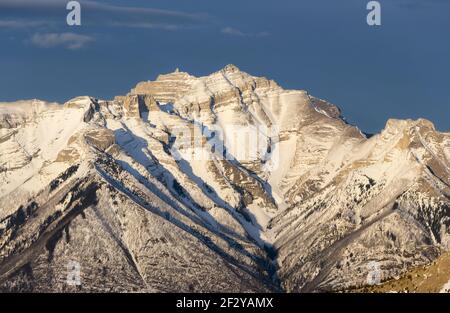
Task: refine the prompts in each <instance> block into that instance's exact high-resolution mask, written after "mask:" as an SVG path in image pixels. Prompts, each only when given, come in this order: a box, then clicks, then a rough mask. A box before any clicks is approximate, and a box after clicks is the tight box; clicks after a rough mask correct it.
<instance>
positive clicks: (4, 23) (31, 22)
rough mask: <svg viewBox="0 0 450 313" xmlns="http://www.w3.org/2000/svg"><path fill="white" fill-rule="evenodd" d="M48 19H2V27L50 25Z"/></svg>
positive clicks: (0, 23) (0, 21)
mask: <svg viewBox="0 0 450 313" xmlns="http://www.w3.org/2000/svg"><path fill="white" fill-rule="evenodd" d="M48 24H49V23H48V22H47V21H41V20H24V19H16V20H12V19H7V20H0V28H27V27H39V26H44V25H48Z"/></svg>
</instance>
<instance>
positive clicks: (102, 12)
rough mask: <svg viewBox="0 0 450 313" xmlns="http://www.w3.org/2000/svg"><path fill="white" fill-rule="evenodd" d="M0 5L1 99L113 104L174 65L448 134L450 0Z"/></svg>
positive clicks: (380, 123)
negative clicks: (374, 6) (71, 13)
mask: <svg viewBox="0 0 450 313" xmlns="http://www.w3.org/2000/svg"><path fill="white" fill-rule="evenodd" d="M67 2H68V1H65V0H0V101H12V100H17V99H30V98H39V99H44V100H51V101H59V102H64V101H66V100H68V99H70V98H72V97H75V96H78V95H91V96H95V97H98V98H105V99H110V98H112V97H114V96H115V95H119V94H125V93H127V92H128V91H129V90H130V89H131V88H132V87H133V86H134V85H135V84H136V83H137V82H138V81H142V80H148V79H154V78H155V77H156V75H157V74H159V73H165V72H171V71H173V70H174V69H175V68H176V67H179V68H180V69H181V70H184V71H187V72H190V73H191V74H193V75H197V76H201V75H207V74H209V73H211V72H214V71H216V70H218V69H220V68H222V67H223V66H224V65H226V64H228V63H233V64H235V65H237V66H238V67H239V68H241V69H242V70H244V71H246V72H249V73H251V74H253V75H261V76H266V77H269V78H271V79H274V80H276V81H277V82H278V83H279V84H280V85H282V86H283V87H285V88H293V89H305V90H308V91H309V92H310V93H311V94H312V95H314V96H317V97H319V98H323V99H326V100H328V101H330V102H332V103H334V104H336V105H338V106H339V107H341V109H342V110H343V114H344V116H345V117H346V118H347V120H348V121H349V122H351V123H354V124H357V125H358V126H359V127H360V128H362V129H363V130H364V131H366V132H378V131H379V130H380V129H382V128H383V127H384V125H385V123H386V120H387V119H388V118H390V117H395V118H418V117H425V118H428V119H430V120H432V121H433V122H434V123H435V125H436V126H437V128H438V129H439V130H443V131H450V97H449V89H450V88H449V85H450V36H449V35H450V31H449V30H450V1H448V0H385V1H383V0H381V1H380V2H381V6H382V25H381V26H379V27H369V26H368V25H367V23H366V15H367V13H368V11H367V10H366V4H367V2H368V1H366V0H345V1H336V0H270V1H269V0H226V1H219V0H215V1H211V0H155V1H153V0H146V1H144V0H142V1H138V0H116V1H113V0H111V1H101V0H90V1H83V0H81V1H80V3H81V5H82V26H79V27H77V26H75V27H73V26H72V27H70V26H68V25H67V24H66V15H67V13H68V11H67V10H66V9H65V6H66V3H67Z"/></svg>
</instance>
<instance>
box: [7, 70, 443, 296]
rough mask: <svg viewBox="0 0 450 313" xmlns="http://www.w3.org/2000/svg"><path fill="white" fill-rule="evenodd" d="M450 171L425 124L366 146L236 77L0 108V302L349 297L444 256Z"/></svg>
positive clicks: (260, 84)
mask: <svg viewBox="0 0 450 313" xmlns="http://www.w3.org/2000/svg"><path fill="white" fill-rule="evenodd" d="M449 169H450V134H447V133H440V132H438V131H436V129H435V128H434V126H433V124H432V123H431V122H429V121H426V120H417V121H412V120H389V121H388V122H387V124H386V127H385V129H384V130H383V131H382V132H381V133H380V134H377V135H374V136H372V137H370V138H367V137H366V136H365V135H364V134H363V133H361V132H360V131H359V129H358V128H356V127H355V126H352V125H349V124H347V123H346V122H345V121H344V120H343V119H342V117H341V111H340V110H339V108H338V107H336V106H334V105H332V104H330V103H328V102H326V101H324V100H321V99H319V98H315V97H313V96H311V95H309V94H308V93H307V92H306V91H299V90H284V89H283V88H281V87H280V86H278V85H277V84H276V83H275V82H274V81H271V80H268V79H266V78H261V77H253V76H251V75H249V74H247V73H244V72H242V71H240V70H239V69H238V68H237V67H235V66H233V65H229V66H226V67H225V68H224V69H222V70H220V71H218V72H216V73H213V74H211V75H209V76H206V77H194V76H192V75H189V74H188V73H183V72H180V71H176V72H174V73H171V74H166V75H160V76H159V77H158V78H157V80H156V81H153V82H142V83H139V84H138V85H137V86H136V88H134V89H133V90H131V92H130V93H129V94H128V95H125V96H118V97H116V98H115V99H114V100H112V101H103V100H97V99H93V98H90V97H79V98H76V99H73V100H71V101H69V102H67V103H65V104H64V105H58V104H50V103H45V102H42V101H37V100H35V101H28V102H27V101H25V102H17V103H2V104H0V179H1V181H2V184H1V186H0V290H3V291H11V290H19V291H61V290H65V291H89V290H95V291H194V292H201V291H288V292H301V291H307V292H311V291H338V290H352V289H354V288H361V287H364V286H366V285H368V284H371V283H372V282H371V281H370V280H368V278H369V277H371V275H373V274H374V273H373V271H374V268H375V270H376V273H375V274H376V275H375V276H376V277H378V278H379V280H387V279H390V278H393V277H398V276H401V275H402V274H404V273H406V272H408V270H410V269H411V268H414V267H415V266H419V265H426V264H429V263H430V262H432V261H433V260H435V259H436V258H438V257H439V256H440V255H441V254H442V253H443V252H444V251H446V250H448V248H449V244H450V209H449V207H450V170H449ZM73 264H76V266H75V267H73ZM374 264H375V266H374ZM74 269H75V270H76V271H78V273H79V276H80V277H79V278H80V279H79V283H76V284H74V283H68V275H69V274H70V273H72V272H73V270H74Z"/></svg>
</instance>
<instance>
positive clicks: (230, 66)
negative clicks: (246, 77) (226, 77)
mask: <svg viewBox="0 0 450 313" xmlns="http://www.w3.org/2000/svg"><path fill="white" fill-rule="evenodd" d="M222 71H223V72H228V73H234V72H240V69H239V68H238V67H237V66H236V65H234V64H228V65H226V66H225V67H224V68H223V69H222Z"/></svg>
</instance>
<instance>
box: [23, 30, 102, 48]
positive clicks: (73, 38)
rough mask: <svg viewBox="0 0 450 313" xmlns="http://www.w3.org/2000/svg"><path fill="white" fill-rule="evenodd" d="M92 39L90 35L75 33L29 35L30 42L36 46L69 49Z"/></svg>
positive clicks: (82, 45) (78, 46)
mask: <svg viewBox="0 0 450 313" xmlns="http://www.w3.org/2000/svg"><path fill="white" fill-rule="evenodd" d="M92 41H94V38H92V37H90V36H85V35H79V34H75V33H46V34H40V33H37V34H34V35H33V37H31V42H32V43H33V44H34V45H36V46H38V47H42V48H52V47H64V48H67V49H71V50H76V49H80V48H82V47H84V46H85V45H86V44H88V43H89V42H92Z"/></svg>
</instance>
